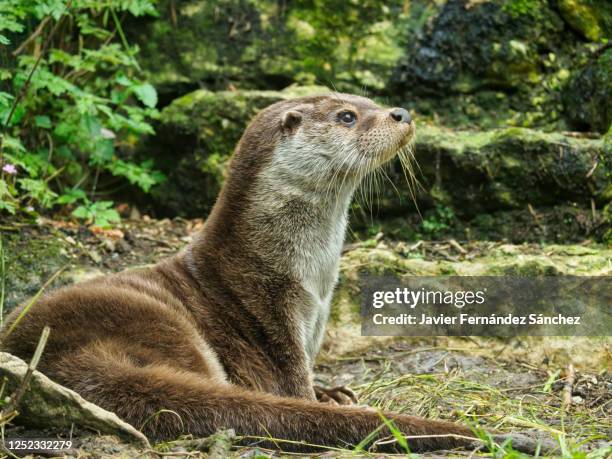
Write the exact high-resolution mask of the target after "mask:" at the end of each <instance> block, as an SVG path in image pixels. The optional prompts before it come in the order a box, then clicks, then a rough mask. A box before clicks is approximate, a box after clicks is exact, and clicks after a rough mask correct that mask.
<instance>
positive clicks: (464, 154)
mask: <svg viewBox="0 0 612 459" xmlns="http://www.w3.org/2000/svg"><path fill="white" fill-rule="evenodd" d="M416 157H417V161H418V163H419V165H420V168H421V170H422V172H423V176H424V180H423V184H424V186H425V189H426V190H429V191H430V195H432V194H434V195H435V196H436V197H437V198H438V199H437V202H442V203H444V204H445V205H447V206H449V207H450V208H452V209H453V210H454V211H455V213H456V214H458V215H463V216H473V215H475V214H478V213H487V212H493V211H497V210H501V209H519V208H526V207H527V205H528V204H531V205H533V206H551V205H556V204H560V203H571V202H578V203H581V204H583V205H584V204H587V203H590V200H591V199H592V198H593V199H595V200H596V201H597V202H600V203H601V204H602V205H603V204H605V202H607V200H609V198H608V197H607V196H606V195H605V194H606V190H607V187H608V185H609V174H610V168H611V165H610V162H609V160H607V155H606V153H605V149H604V142H603V141H602V140H599V139H598V140H595V139H584V138H575V137H570V136H566V135H563V134H559V133H553V134H549V133H543V132H540V131H536V130H532V129H524V128H509V129H501V130H491V131H484V132H474V131H449V130H445V129H442V128H437V127H420V128H419V130H418V141H417V154H416Z"/></svg>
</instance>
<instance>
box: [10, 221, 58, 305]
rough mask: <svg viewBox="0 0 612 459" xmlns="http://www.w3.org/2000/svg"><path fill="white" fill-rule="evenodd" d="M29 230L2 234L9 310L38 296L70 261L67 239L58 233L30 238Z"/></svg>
mask: <svg viewBox="0 0 612 459" xmlns="http://www.w3.org/2000/svg"><path fill="white" fill-rule="evenodd" d="M28 232H29V230H27V229H26V230H24V231H23V232H22V233H20V234H15V233H13V232H2V233H0V237H2V242H3V249H4V258H5V260H4V262H5V278H4V282H5V294H6V297H5V304H4V311H5V313H6V312H7V311H10V310H11V309H13V308H14V307H15V306H17V305H18V304H19V303H21V302H22V301H24V300H25V299H26V298H29V297H31V296H32V295H34V294H35V293H36V292H37V291H38V289H40V287H41V286H42V285H43V284H44V283H45V281H46V280H47V279H48V278H49V277H50V276H51V275H53V274H54V273H55V272H56V271H57V270H59V269H60V268H62V267H63V266H64V265H66V263H67V262H68V257H67V255H66V250H65V245H66V242H65V240H64V238H62V237H57V235H55V234H48V235H45V236H42V237H40V236H35V237H30V235H29V234H28Z"/></svg>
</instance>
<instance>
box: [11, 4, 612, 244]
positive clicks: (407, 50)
mask: <svg viewBox="0 0 612 459" xmlns="http://www.w3.org/2000/svg"><path fill="white" fill-rule="evenodd" d="M611 29H612V11H611V7H610V4H609V2H606V1H600V0H495V1H474V0H470V1H467V0H449V1H444V0H394V1H391V2H382V1H379V0H366V1H360V2H356V1H334V0H328V1H321V0H309V1H302V0H296V1H272V0H258V1H255V0H239V1H228V0H218V1H213V2H208V1H201V0H182V1H178V0H160V1H155V0H73V1H66V0H7V1H5V2H2V5H0V34H1V35H0V46H1V47H2V48H0V49H1V51H0V59H1V60H0V63H1V65H2V67H1V69H0V82H1V83H0V84H1V92H0V120H1V121H2V125H3V134H2V144H1V145H2V176H1V178H0V212H2V215H3V216H4V217H8V216H9V215H13V216H15V217H14V218H20V219H23V218H32V217H35V216H36V215H38V214H41V213H42V214H45V215H55V216H58V215H59V216H61V215H63V216H71V217H72V218H77V219H80V220H83V221H85V222H87V223H94V224H95V225H97V226H102V227H108V226H109V225H112V224H113V223H116V222H117V221H118V220H119V218H120V217H119V214H118V212H117V211H116V210H115V207H114V204H115V203H116V202H128V203H130V204H136V205H138V206H139V208H140V209H144V210H145V211H147V212H148V213H150V214H153V215H158V216H166V215H167V216H173V215H181V216H205V215H206V213H207V212H208V210H209V209H210V205H211V203H212V202H213V201H214V197H215V195H216V193H217V191H218V189H219V187H220V184H221V183H222V181H223V173H224V170H225V165H226V163H227V157H228V156H229V154H230V153H231V150H232V148H233V145H234V144H235V142H236V141H237V139H238V138H239V135H240V133H241V131H242V129H243V128H244V126H245V124H246V123H247V121H248V118H249V117H250V116H251V115H252V114H254V113H255V112H256V110H258V109H260V108H262V106H264V105H265V104H267V103H270V102H273V101H274V100H277V99H278V98H279V97H284V96H283V95H281V94H280V93H267V94H263V95H262V94H258V93H253V92H252V91H253V90H262V89H263V90H268V91H279V90H282V89H284V88H286V87H288V86H290V85H298V86H301V87H304V88H306V89H304V90H303V91H302V92H305V93H308V89H307V88H309V87H312V86H315V85H319V86H327V87H329V88H333V89H337V90H338V91H347V92H353V93H367V94H368V95H371V96H373V97H378V98H380V99H381V101H382V102H384V103H387V104H390V105H402V106H407V107H408V108H410V109H412V110H413V111H414V112H415V113H416V116H417V120H418V121H419V125H420V126H424V127H425V128H426V127H427V123H434V124H435V125H437V126H446V127H449V128H453V129H455V130H466V129H468V130H472V131H474V132H476V134H478V135H480V133H482V131H483V130H490V129H496V128H507V127H511V126H517V127H527V128H533V129H536V130H537V131H529V132H523V131H515V132H514V135H511V134H512V133H511V132H509V133H507V134H508V136H507V137H508V138H509V139H510V140H508V143H509V145H506V146H504V145H501V146H500V145H499V144H500V142H495V141H494V140H496V139H488V138H486V135H485V137H482V138H481V140H482V141H483V142H481V144H479V145H474V142H472V143H469V142H467V141H468V140H469V139H470V138H472V137H473V136H472V134H468V135H467V136H464V137H455V138H454V139H453V141H456V142H459V143H460V144H461V145H464V144H465V146H466V148H463V149H462V151H467V152H468V154H469V155H472V156H474V155H475V156H477V157H480V158H484V161H480V163H478V162H477V161H472V162H470V164H468V162H466V161H465V160H463V164H458V163H459V161H458V160H457V159H456V157H455V156H456V155H454V153H453V152H450V153H448V154H444V153H442V157H441V158H440V157H438V159H437V161H438V162H437V163H436V164H437V166H435V167H438V172H436V171H435V170H433V167H430V166H432V164H433V162H432V160H431V157H430V156H431V153H432V152H434V151H435V152H438V153H436V154H437V155H438V156H439V154H440V153H439V152H440V150H442V151H445V145H447V143H448V142H447V141H448V140H449V139H448V138H447V137H448V136H447V135H446V132H448V131H441V132H437V133H434V132H433V131H427V130H423V131H422V132H423V133H424V134H425V137H424V138H427V139H428V143H427V145H424V146H423V147H422V148H419V149H418V151H419V150H420V151H421V153H422V157H420V158H419V159H420V160H421V163H422V165H423V166H422V167H423V169H424V175H423V177H421V179H422V181H423V182H424V192H421V193H420V194H418V196H417V201H418V204H419V205H420V206H421V209H422V210H423V211H424V212H425V213H426V214H427V215H426V218H425V220H424V221H423V227H422V231H420V232H419V234H425V235H427V234H429V235H432V234H434V233H440V232H444V230H449V229H453V228H454V229H456V230H458V231H463V230H464V228H463V226H465V225H464V223H465V222H468V221H471V220H472V219H473V218H474V217H479V218H480V220H483V218H484V217H482V214H483V212H484V214H490V213H492V212H495V211H499V210H506V211H514V210H516V209H522V210H523V211H524V210H525V209H526V207H527V205H533V206H540V205H542V206H545V207H546V209H544V210H543V212H544V213H546V214H547V215H549V214H550V215H551V216H552V217H551V218H553V220H554V219H555V218H556V219H557V220H559V221H562V220H563V219H564V218H565V219H566V220H567V219H574V220H575V218H576V213H577V212H578V211H577V210H576V209H577V208H578V209H580V208H584V209H585V210H586V211H587V213H588V212H589V211H591V210H592V208H594V209H596V210H597V209H599V210H600V211H601V212H599V213H598V214H597V215H595V214H593V215H591V217H593V218H591V220H592V221H590V223H589V224H588V225H587V226H589V227H588V228H586V227H584V225H583V228H580V229H579V230H580V231H581V233H582V234H583V235H591V234H595V236H596V237H598V238H602V237H604V234H605V233H606V232H605V230H602V229H601V226H602V223H606V218H608V217H606V216H607V215H608V214H609V213H610V212H609V208H608V209H606V205H607V203H608V202H609V200H610V195H611V194H612V192H611V191H610V187H609V186H607V184H606V182H609V178H610V175H609V174H610V173H609V162H610V160H609V142H607V143H606V142H604V141H601V142H600V143H591V144H587V143H584V142H582V143H576V144H575V145H574V144H572V145H570V144H571V143H572V139H569V140H568V138H567V137H558V138H556V139H552V138H544V140H542V139H543V138H542V136H541V135H540V133H549V132H555V131H556V132H562V131H567V130H572V131H576V130H577V131H583V132H588V133H589V134H588V135H587V137H595V138H597V137H598V136H602V135H603V137H604V139H605V138H606V137H607V138H609V136H606V133H608V132H609V127H610V121H611V118H612V111H611V110H610V107H609V105H610V104H609V101H610V95H611V94H610V86H611V85H610V74H611V72H612V70H611V65H612V54H611V53H612V50H610V49H609V45H608V38H609V35H610V30H611ZM197 89H206V90H208V92H207V93H205V94H204V93H202V92H201V91H200V92H198V91H196V92H192V91H193V90H197ZM317 90H319V91H320V88H319V89H318V88H314V89H311V91H317ZM224 91H225V92H224ZM249 91H251V92H249ZM293 91H294V93H295V89H294V90H293ZM173 101H174V102H173ZM227 107H230V108H231V110H232V111H233V113H230V111H229V110H228V109H227ZM162 109H163V111H162V112H161V113H160V110H162ZM156 132H157V133H158V134H159V135H156ZM434 134H436V135H434ZM574 137H575V136H574ZM489 140H491V142H489ZM536 141H540V142H541V145H540V146H539V147H537V148H532V150H534V151H532V152H527V153H521V152H519V154H517V153H516V151H517V146H516V144H517V142H518V143H519V144H520V143H521V142H522V145H523V146H522V147H520V149H521V150H525V149H529V148H526V147H525V144H528V145H532V144H534V142H536ZM445 142H446V143H445ZM551 142H552V143H551ZM555 142H556V143H561V144H562V145H570V146H569V150H570V156H572V158H571V161H570V162H571V164H570V163H567V164H565V165H564V171H563V173H564V174H565V175H568V174H569V180H567V182H568V183H565V184H561V185H560V184H559V182H560V181H563V179H564V178H563V177H562V175H563V174H560V173H559V171H555V170H552V168H551V167H548V166H547V168H546V170H544V172H543V174H542V173H540V172H541V171H539V170H537V169H538V168H540V167H542V164H541V161H540V158H537V159H538V162H534V159H536V158H535V156H539V157H541V158H544V161H545V162H549V161H553V160H552V159H546V158H545V156H546V154H552V147H551V145H554V144H555ZM501 143H502V144H503V142H501ZM605 145H607V146H605ZM572 152H578V153H577V154H576V155H572ZM508 156H514V159H515V160H516V161H517V165H516V166H517V167H515V168H514V169H513V170H509V171H502V172H501V173H496V171H495V170H492V168H491V163H495V162H499V161H498V159H499V158H501V161H502V162H504V161H506V162H507V157H508ZM573 156H575V157H573ZM587 156H588V158H587ZM496 157H499V158H497V159H496ZM562 161H563V159H562ZM576 161H579V162H580V161H581V162H582V164H581V165H580V167H578V168H576V165H575V164H574V163H575V162H576ZM594 164H595V165H596V167H595V169H594V170H593V171H591V175H589V177H588V179H589V180H585V177H584V176H585V175H586V173H588V172H589V171H590V169H591V168H592V167H593V165H594ZM493 165H494V166H495V167H497V168H499V167H500V166H499V164H493ZM440 166H441V167H442V179H443V180H442V182H444V181H445V180H444V175H445V174H453V175H454V178H453V180H458V181H460V182H465V184H464V183H462V185H465V186H467V187H471V188H472V194H473V196H472V199H471V200H469V202H466V201H465V199H458V196H456V195H455V196H453V188H455V189H458V187H452V186H448V184H445V183H442V182H440ZM549 166H550V165H549ZM519 167H520V168H521V169H523V172H524V173H525V174H530V173H533V174H535V175H538V177H537V178H535V179H534V181H533V183H532V184H530V185H533V186H528V187H527V190H525V189H523V187H522V185H523V183H521V186H520V187H517V186H516V184H513V183H511V182H512V181H513V180H514V182H516V183H518V182H522V179H521V180H519V176H520V175H521V174H520V173H519V172H518V171H517V169H518V168H519ZM585 168H586V171H585V170H583V169H585ZM487 169H488V170H487ZM568 171H569V172H568ZM585 172H586V173H585ZM436 174H438V175H437V176H436ZM479 175H480V177H479ZM484 175H489V176H490V177H489V178H486V177H484ZM542 175H544V177H542ZM166 178H169V180H165V179H166ZM392 178H394V179H397V178H399V177H393V176H392ZM436 181H437V183H436ZM485 182H486V183H485ZM160 184H161V186H160ZM479 190H480V191H479ZM491 192H492V193H493V196H495V199H489V197H490V196H491ZM524 192H526V193H527V194H526V196H520V194H522V193H524ZM151 193H152V194H151ZM546 193H550V194H552V195H553V196H554V197H553V198H551V199H542V198H541V196H542V194H546ZM399 194H400V196H399V198H404V199H403V201H401V202H400V201H399V200H398V196H397V195H393V194H387V195H383V196H379V198H378V202H379V209H378V210H377V211H376V212H374V213H375V214H376V215H378V216H380V217H381V218H383V219H388V218H390V217H397V216H398V215H400V216H402V217H405V218H408V219H410V218H412V217H411V216H412V215H417V214H416V212H415V211H414V208H411V206H410V205H409V204H408V201H409V200H411V198H410V197H409V196H408V194H407V190H405V189H403V190H400V193H399ZM385 199H386V201H385ZM483 202H488V204H486V205H482V204H483ZM189 203H192V204H191V205H190V204H189ZM551 206H562V207H563V208H560V207H555V208H554V209H552V210H550V209H551ZM568 206H569V207H568ZM571 207H573V209H571ZM466 209H469V210H468V211H466ZM568 209H569V210H568ZM369 213H370V211H369V209H365V211H363V212H361V211H358V212H356V214H357V215H361V216H362V217H364V216H366V214H369ZM578 213H579V212H578ZM560 214H562V215H563V216H562V217H559V215H560ZM455 217H456V218H455ZM356 219H357V220H358V219H359V218H356ZM361 220H362V221H366V220H367V218H361ZM485 220H486V219H485ZM556 223H558V222H555V224H556ZM372 224H373V221H372V219H371V218H369V222H367V223H366V225H370V226H371V225H372ZM476 226H478V225H476ZM480 226H482V225H480ZM480 226H478V227H479V228H480ZM561 226H562V225H561ZM574 226H575V225H574ZM575 230H576V228H575V227H571V226H570V227H568V228H566V229H565V231H564V233H567V235H569V233H571V232H575ZM413 236H414V235H413Z"/></svg>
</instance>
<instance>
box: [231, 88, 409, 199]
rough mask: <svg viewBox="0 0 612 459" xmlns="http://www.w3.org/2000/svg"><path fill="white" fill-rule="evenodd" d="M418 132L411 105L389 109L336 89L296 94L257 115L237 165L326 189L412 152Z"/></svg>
mask: <svg viewBox="0 0 612 459" xmlns="http://www.w3.org/2000/svg"><path fill="white" fill-rule="evenodd" d="M414 132H415V124H414V122H413V121H412V119H411V117H410V115H409V113H408V112H407V111H406V110H405V109H403V108H384V107H381V106H379V105H377V104H376V103H375V102H373V101H372V100H370V99H367V98H365V97H360V96H355V95H350V94H330V95H325V96H312V97H303V98H298V99H292V100H287V101H282V102H278V103H276V104H274V105H271V106H270V107H268V108H266V109H265V110H263V111H262V112H260V113H259V115H257V117H256V118H255V119H254V120H253V122H252V123H251V124H250V126H249V127H248V128H247V130H246V131H245V133H244V136H243V138H242V140H241V142H240V144H239V146H238V149H237V152H236V156H235V158H234V160H233V165H234V169H251V172H252V169H253V168H254V167H256V168H257V169H258V171H259V173H258V174H255V175H260V174H264V175H265V176H267V177H269V178H273V177H275V178H277V179H278V180H281V181H282V182H283V183H284V184H286V185H290V186H294V187H298V188H300V189H302V190H309V191H317V190H320V191H325V190H329V188H330V187H334V186H341V185H344V184H347V185H349V186H350V185H356V184H357V183H358V182H359V180H360V179H361V178H362V177H363V176H365V175H366V174H367V173H369V172H372V171H374V170H375V169H376V168H378V167H379V166H381V165H382V164H384V163H386V162H387V161H389V160H390V159H391V158H393V157H394V156H395V155H396V154H398V153H399V152H401V151H406V150H407V149H408V146H409V145H410V142H411V141H412V139H413V137H414ZM245 164H250V167H248V166H246V165H245ZM249 175H250V176H251V177H253V175H252V174H249ZM253 178H254V177H253Z"/></svg>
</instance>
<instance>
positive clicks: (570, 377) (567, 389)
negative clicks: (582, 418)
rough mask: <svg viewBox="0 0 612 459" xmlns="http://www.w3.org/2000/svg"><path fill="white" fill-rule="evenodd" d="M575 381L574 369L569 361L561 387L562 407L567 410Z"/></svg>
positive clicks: (570, 402)
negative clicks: (563, 383)
mask: <svg viewBox="0 0 612 459" xmlns="http://www.w3.org/2000/svg"><path fill="white" fill-rule="evenodd" d="M575 381H576V371H575V370H574V365H572V364H571V363H570V364H569V365H568V366H567V370H566V376H565V386H564V387H563V407H564V408H565V409H566V410H567V409H568V408H569V407H570V406H571V405H572V391H573V389H574V382H575Z"/></svg>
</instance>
